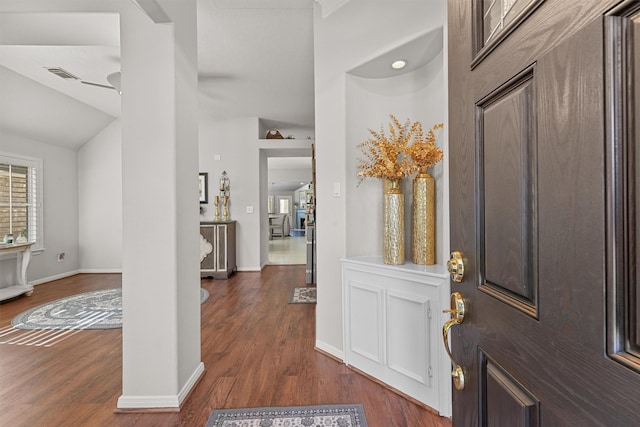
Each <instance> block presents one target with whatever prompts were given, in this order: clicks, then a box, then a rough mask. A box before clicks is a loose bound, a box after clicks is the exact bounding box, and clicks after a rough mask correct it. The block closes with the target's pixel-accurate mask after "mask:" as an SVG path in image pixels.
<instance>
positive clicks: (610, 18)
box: [448, 0, 640, 427]
mask: <svg viewBox="0 0 640 427" xmlns="http://www.w3.org/2000/svg"><path fill="white" fill-rule="evenodd" d="M448 6H449V7H448V34H449V62H448V68H449V106H450V110H449V124H450V125H449V135H450V138H449V147H450V148H449V154H448V156H449V162H450V176H451V181H450V182H451V184H450V203H451V249H452V250H456V251H460V252H461V253H462V255H463V261H464V263H465V272H464V276H463V279H462V281H461V282H460V283H456V282H454V281H453V280H452V282H451V288H452V292H459V293H460V294H461V295H462V297H463V298H464V303H465V315H464V319H463V321H462V323H460V324H459V325H455V326H453V327H452V328H451V329H450V337H451V346H452V353H453V359H454V360H455V362H456V363H457V364H459V365H460V366H461V368H462V370H463V372H464V376H465V384H464V388H463V389H461V390H457V389H454V391H453V425H454V426H465V427H466V426H474V425H482V426H485V425H486V426H505V427H506V426H509V427H512V426H592V425H594V426H595V425H601V426H631V425H640V319H639V318H638V316H637V313H638V305H639V304H640V292H639V291H638V287H637V282H638V278H639V276H640V266H639V265H638V260H639V259H640V255H639V254H638V253H639V252H640V251H639V250H638V248H639V247H640V245H638V243H639V242H640V226H639V225H640V217H638V218H636V212H639V209H638V207H640V206H638V205H639V204H640V178H639V177H640V161H639V160H640V149H637V148H636V143H637V142H640V137H639V136H638V135H637V134H636V129H640V127H638V125H640V102H638V101H639V100H640V95H639V94H640V67H636V66H635V64H636V63H637V62H638V61H640V2H639V1H625V2H618V1H605V0H581V1H565V0H496V1H490V0H467V1H461V0H449V2H448Z"/></svg>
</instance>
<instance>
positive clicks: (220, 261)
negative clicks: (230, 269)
mask: <svg viewBox="0 0 640 427" xmlns="http://www.w3.org/2000/svg"><path fill="white" fill-rule="evenodd" d="M227 234H228V233H227V225H226V224H218V225H217V226H216V244H215V245H214V246H215V251H214V252H215V257H216V267H215V268H216V271H227Z"/></svg>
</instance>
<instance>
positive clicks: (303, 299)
mask: <svg viewBox="0 0 640 427" xmlns="http://www.w3.org/2000/svg"><path fill="white" fill-rule="evenodd" d="M315 303H316V288H293V289H291V294H289V304H315Z"/></svg>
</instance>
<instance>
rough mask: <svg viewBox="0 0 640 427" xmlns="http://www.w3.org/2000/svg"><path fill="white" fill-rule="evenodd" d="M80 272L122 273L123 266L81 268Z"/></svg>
mask: <svg viewBox="0 0 640 427" xmlns="http://www.w3.org/2000/svg"><path fill="white" fill-rule="evenodd" d="M78 273H85V274H114V273H118V274H122V269H121V268H81V269H80V270H78Z"/></svg>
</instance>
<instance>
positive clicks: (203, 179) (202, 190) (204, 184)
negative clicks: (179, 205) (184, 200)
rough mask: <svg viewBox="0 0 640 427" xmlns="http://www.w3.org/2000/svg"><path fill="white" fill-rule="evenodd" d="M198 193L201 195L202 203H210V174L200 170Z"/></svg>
mask: <svg viewBox="0 0 640 427" xmlns="http://www.w3.org/2000/svg"><path fill="white" fill-rule="evenodd" d="M198 194H199V195H200V203H201V204H204V203H209V174H208V173H207V172H200V174H199V175H198Z"/></svg>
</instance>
